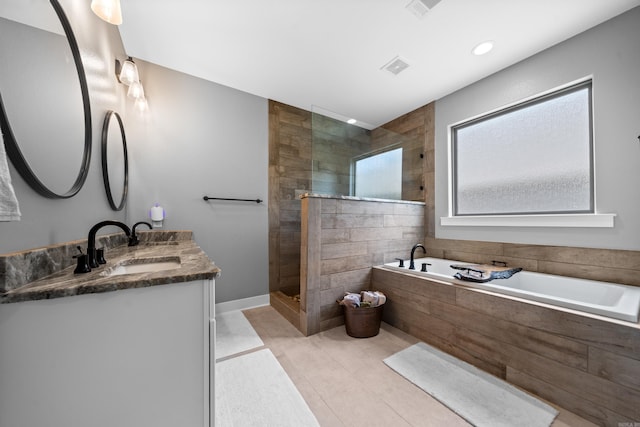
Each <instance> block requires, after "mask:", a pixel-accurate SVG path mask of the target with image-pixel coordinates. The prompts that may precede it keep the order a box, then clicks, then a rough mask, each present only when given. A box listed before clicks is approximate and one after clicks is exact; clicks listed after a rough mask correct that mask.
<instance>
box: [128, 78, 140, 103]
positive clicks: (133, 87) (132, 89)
mask: <svg viewBox="0 0 640 427" xmlns="http://www.w3.org/2000/svg"><path fill="white" fill-rule="evenodd" d="M127 96H128V97H130V98H134V99H138V98H140V97H144V89H143V87H142V83H140V82H139V81H137V82H133V83H131V84H130V85H129V90H128V91H127Z"/></svg>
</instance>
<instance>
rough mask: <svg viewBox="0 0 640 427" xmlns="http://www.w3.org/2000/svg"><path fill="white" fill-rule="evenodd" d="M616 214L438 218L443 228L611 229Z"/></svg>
mask: <svg viewBox="0 0 640 427" xmlns="http://www.w3.org/2000/svg"><path fill="white" fill-rule="evenodd" d="M615 216H616V214H549V215H490V216H445V217H440V225H441V226H443V227H448V226H456V227H596V228H613V219H614V218H615Z"/></svg>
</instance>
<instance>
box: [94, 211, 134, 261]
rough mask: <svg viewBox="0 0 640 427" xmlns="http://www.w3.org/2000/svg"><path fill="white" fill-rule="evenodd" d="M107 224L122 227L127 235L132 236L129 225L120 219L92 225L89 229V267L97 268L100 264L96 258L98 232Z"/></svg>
mask: <svg viewBox="0 0 640 427" xmlns="http://www.w3.org/2000/svg"><path fill="white" fill-rule="evenodd" d="M107 225H115V226H116V227H120V228H122V230H123V231H124V234H126V235H127V237H130V236H131V230H130V229H129V227H127V225H126V224H123V223H121V222H120V221H101V222H99V223H97V224H96V225H94V226H93V227H91V230H89V237H88V238H87V261H88V264H89V267H91V268H97V267H98V266H99V264H98V260H97V259H96V233H97V232H98V230H100V229H101V228H102V227H106V226H107Z"/></svg>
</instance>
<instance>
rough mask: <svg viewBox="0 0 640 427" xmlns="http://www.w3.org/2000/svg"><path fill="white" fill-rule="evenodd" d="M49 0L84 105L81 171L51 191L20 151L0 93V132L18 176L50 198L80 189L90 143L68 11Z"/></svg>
mask: <svg viewBox="0 0 640 427" xmlns="http://www.w3.org/2000/svg"><path fill="white" fill-rule="evenodd" d="M49 1H50V3H51V6H52V7H53V9H54V10H55V12H56V15H58V19H59V20H60V24H62V28H63V29H64V33H65V35H66V37H67V41H68V42H69V48H70V49H71V53H72V55H73V60H74V62H75V65H76V70H77V72H78V80H79V82H80V91H81V92H82V104H83V106H84V154H83V156H82V164H81V167H80V171H79V172H78V176H77V177H76V180H75V182H74V183H73V186H72V187H71V189H69V191H67V192H66V193H63V194H58V193H56V192H54V191H52V190H51V189H50V188H48V187H47V186H46V184H45V183H43V182H42V181H40V179H38V177H37V176H36V174H35V172H34V171H33V170H32V169H31V167H30V166H29V163H28V162H27V160H26V159H25V158H24V155H23V154H22V151H20V147H19V146H18V142H17V141H16V138H15V135H14V134H13V131H12V129H11V125H10V124H9V117H8V116H7V113H6V111H5V107H4V103H3V102H2V96H0V128H1V129H2V134H3V135H4V143H5V147H6V151H7V156H8V157H9V159H10V160H11V163H13V165H14V166H15V168H16V170H17V171H18V173H19V174H20V176H22V178H23V179H24V180H25V181H26V182H27V184H29V185H30V186H31V188H32V189H33V190H34V191H36V192H37V193H38V194H40V195H41V196H44V197H47V198H49V199H68V198H70V197H73V196H75V195H76V194H77V193H78V191H80V189H81V188H82V186H83V185H84V182H85V180H86V179H87V175H88V173H89V163H90V161H91V143H92V139H91V137H92V136H91V105H90V102H89V89H88V87H87V78H86V75H85V72H84V65H83V64H82V58H81V57H80V51H79V49H78V43H77V41H76V38H75V35H74V33H73V30H72V28H71V24H70V23H69V20H68V19H67V15H66V14H65V13H64V10H63V9H62V6H60V3H58V0H49Z"/></svg>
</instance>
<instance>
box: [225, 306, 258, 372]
mask: <svg viewBox="0 0 640 427" xmlns="http://www.w3.org/2000/svg"><path fill="white" fill-rule="evenodd" d="M263 345H264V343H263V342H262V340H261V339H260V337H259V336H258V334H257V333H256V331H255V330H254V329H253V327H252V326H251V323H249V321H248V320H247V318H246V317H245V316H244V314H242V312H241V311H240V310H235V311H229V312H226V313H223V314H218V315H217V316H216V360H220V359H223V358H225V357H229V356H231V355H233V354H237V353H241V352H243V351H247V350H251V349H252V348H256V347H262V346H263Z"/></svg>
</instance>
